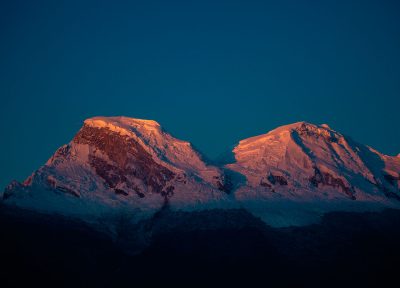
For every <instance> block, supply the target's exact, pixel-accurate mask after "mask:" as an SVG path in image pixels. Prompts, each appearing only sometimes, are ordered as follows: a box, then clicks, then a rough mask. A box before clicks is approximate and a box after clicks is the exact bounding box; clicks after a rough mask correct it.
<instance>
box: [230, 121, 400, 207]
mask: <svg viewBox="0 0 400 288" xmlns="http://www.w3.org/2000/svg"><path fill="white" fill-rule="evenodd" d="M233 153H234V156H235V162H234V163H232V164H228V165H227V167H228V168H230V169H232V170H234V171H237V172H239V173H241V174H243V175H245V176H246V179H247V188H250V189H253V190H254V191H256V190H257V189H260V188H261V189H262V193H264V194H266V195H268V194H269V195H271V196H272V197H274V196H273V195H275V196H277V195H278V197H286V198H291V199H298V198H301V199H303V200H304V199H312V198H319V199H321V198H326V199H334V198H348V199H352V200H371V201H384V200H386V199H388V198H389V199H390V198H393V199H396V200H400V176H399V172H400V159H399V157H391V156H386V155H383V154H381V153H379V152H378V151H376V150H374V149H372V148H370V147H368V146H364V145H362V144H359V143H357V142H355V141H353V140H352V139H351V138H348V137H345V136H344V135H342V134H340V133H338V132H336V131H334V130H332V129H331V128H330V127H329V126H328V125H326V124H324V125H314V124H310V123H306V122H299V123H294V124H291V125H287V126H282V127H279V128H277V129H275V130H273V131H271V132H269V133H267V134H264V135H260V136H256V137H252V138H249V139H245V140H242V141H240V142H239V144H238V145H237V146H236V147H235V148H234V150H233ZM247 190H249V189H247ZM244 193H245V194H246V193H247V192H244ZM243 196H244V197H246V196H249V195H243Z"/></svg>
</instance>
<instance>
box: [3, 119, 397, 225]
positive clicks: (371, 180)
mask: <svg viewBox="0 0 400 288" xmlns="http://www.w3.org/2000/svg"><path fill="white" fill-rule="evenodd" d="M232 152H233V156H234V157H231V156H229V155H228V156H226V157H227V159H228V160H227V161H228V162H230V163H228V164H226V165H218V167H217V166H213V165H210V164H209V163H206V162H205V160H204V157H202V156H201V154H200V153H199V152H197V151H196V150H195V149H194V148H193V147H192V145H191V144H190V143H189V142H186V141H182V140H179V139H176V138H174V137H173V136H171V135H170V134H168V133H167V132H165V131H164V130H163V129H162V128H161V126H160V125H159V124H158V123H157V122H155V121H152V120H141V119H134V118H127V117H95V118H91V119H87V120H86V121H85V122H84V125H83V127H82V128H81V129H80V131H79V132H78V133H77V134H76V136H75V137H74V138H73V139H72V141H71V142H70V143H69V144H67V145H64V146H62V147H61V148H59V149H58V150H57V151H56V152H55V154H54V155H53V156H52V157H51V158H50V159H49V160H48V161H47V163H46V164H45V165H44V166H43V167H41V168H39V169H38V170H37V171H35V172H34V173H33V174H32V175H31V176H30V177H29V178H28V179H27V180H25V181H24V182H23V183H18V182H13V183H11V184H10V185H9V186H8V187H7V188H6V190H5V191H4V195H3V199H4V201H3V202H4V203H6V204H10V205H17V206H20V207H24V208H28V209H33V210H40V211H47V212H56V213H60V214H62V215H73V216H78V217H80V218H85V219H90V220H96V221H98V219H102V220H101V221H106V220H104V219H111V218H113V217H114V218H115V217H120V215H121V214H123V215H128V216H126V217H128V218H129V219H132V221H139V220H140V219H142V218H143V217H148V215H153V214H154V213H156V212H157V211H160V210H161V209H162V208H163V207H166V206H168V207H169V208H171V209H175V210H186V211H193V210H202V209H203V210H204V209H212V208H218V209H231V208H244V209H246V210H247V211H249V212H251V213H252V214H253V215H256V216H258V217H259V218H261V219H262V220H263V221H264V222H266V223H268V224H269V225H273V226H291V225H306V224H309V223H313V222H315V221H317V219H319V218H320V217H321V215H323V214H324V213H326V212H329V211H342V210H346V211H347V210H350V211H365V210H368V211H369V210H376V209H382V208H385V207H394V208H398V207H399V204H400V201H399V200H400V174H399V173H400V158H399V157H398V156H395V157H392V156H387V155H383V154H381V153H379V152H378V151H376V150H374V149H372V148H370V147H368V146H365V145H362V144H359V143H357V142H355V141H353V140H352V139H351V138H349V137H346V136H344V135H342V134H340V133H339V132H336V131H334V130H332V129H331V128H330V127H329V126H328V125H314V124H310V123H306V122H299V123H294V124H291V125H286V126H282V127H279V128H277V129H275V130H273V131H271V132H269V133H267V134H264V135H260V136H256V137H252V138H249V139H245V140H242V141H240V142H239V144H238V145H237V146H236V147H235V148H234V149H233V151H232ZM110 215H111V216H110ZM124 217H125V216H124Z"/></svg>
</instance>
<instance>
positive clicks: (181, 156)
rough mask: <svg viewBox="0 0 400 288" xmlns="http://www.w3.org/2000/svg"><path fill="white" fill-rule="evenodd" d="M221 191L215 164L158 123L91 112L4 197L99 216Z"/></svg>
mask: <svg viewBox="0 0 400 288" xmlns="http://www.w3.org/2000/svg"><path fill="white" fill-rule="evenodd" d="M223 190H224V179H223V174H222V172H221V169H219V168H217V167H214V166H210V165H207V164H206V163H205V162H204V161H203V160H202V158H201V156H200V154H199V153H198V152H197V151H195V150H194V149H193V148H192V146H191V144H190V143H189V142H186V141H182V140H179V139H176V138H174V137H172V136H171V135H170V134H168V133H167V132H165V131H164V130H163V129H162V128H161V126H160V125H159V124H158V123H157V122H155V121H152V120H141V119H133V118H127V117H109V118H107V117H95V118H91V119H87V120H86V121H85V122H84V125H83V127H82V128H81V129H80V131H79V132H78V133H77V134H76V135H75V137H74V138H73V139H72V141H71V142H70V143H69V144H67V145H64V146H62V147H61V148H59V149H58V150H57V151H56V152H55V154H54V155H53V156H52V157H51V158H50V159H49V160H48V161H47V163H46V164H45V165H44V166H43V167H41V168H39V169H38V170H37V171H35V172H34V173H33V174H32V175H31V176H30V177H29V178H28V179H26V180H25V181H24V182H23V183H17V182H13V183H11V184H10V185H9V186H8V187H7V188H6V191H5V192H4V196H3V198H4V199H5V201H6V202H9V203H14V204H16V205H18V206H22V207H28V208H29V207H34V208H39V209H41V210H50V211H55V212H59V213H62V214H65V213H67V214H71V213H77V214H87V215H91V214H96V215H98V214H101V213H112V211H113V210H121V209H128V210H132V209H134V208H137V209H140V210H141V211H153V210H157V209H160V208H161V207H162V206H163V205H165V203H167V202H168V204H170V205H172V206H174V205H178V206H179V205H180V206H190V205H196V206H201V205H203V204H207V203H209V202H212V201H215V200H221V199H222V198H224V197H226V193H225V192H224V191H223Z"/></svg>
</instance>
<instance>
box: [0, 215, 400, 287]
mask: <svg viewBox="0 0 400 288" xmlns="http://www.w3.org/2000/svg"><path fill="white" fill-rule="evenodd" d="M0 208H1V209H0V225H1V227H2V235H1V237H0V243H1V247H2V249H1V250H0V251H1V252H0V257H1V262H2V268H1V270H0V271H1V272H0V277H1V280H0V281H1V286H2V287H12V286H14V287H21V286H26V285H27V284H29V285H30V286H36V285H41V286H53V287H54V286H56V287H121V286H123V287H133V286H136V287H153V286H158V287H160V286H161V285H162V286H186V287H188V286H197V285H199V286H203V287H209V286H220V287H222V286H221V285H223V286H224V287H226V286H229V285H230V286H236V285H246V287H254V286H260V285H261V286H263V287H294V286H296V287H327V286H332V287H389V286H390V285H389V284H390V283H396V282H397V273H396V272H397V267H398V266H397V264H398V261H399V259H400V258H399V257H400V246H399V244H398V243H399V241H400V229H399V228H400V210H385V211H382V212H365V213H354V212H333V213H329V214H327V215H325V216H323V219H322V222H321V223H320V224H314V225H309V226H304V227H290V228H271V227H269V226H267V225H265V223H264V222H262V221H261V220H260V219H258V218H256V217H254V216H252V215H251V214H249V213H248V212H246V211H244V210H240V209H236V210H212V211H199V212H191V213H188V212H173V211H171V210H169V209H163V210H162V211H160V212H159V213H157V214H155V215H154V217H153V218H152V219H150V220H148V221H143V222H141V224H140V225H139V224H138V225H139V226H140V229H141V230H140V229H139V226H137V227H136V228H134V227H125V228H127V229H124V228H123V225H122V226H120V228H121V229H120V230H119V231H118V233H117V235H116V237H114V239H112V238H111V237H110V236H109V235H110V234H106V233H102V232H99V231H96V230H94V229H93V228H92V227H90V226H88V225H86V224H85V223H84V222H80V221H76V220H73V219H68V218H65V217H61V216H55V215H53V216H51V217H50V216H49V215H45V214H38V213H33V212H28V211H25V210H20V209H17V208H11V207H0ZM132 228H134V229H133V230H130V229H132ZM136 229H138V230H136ZM134 230H136V232H135V231H134ZM139 230H140V233H141V235H142V237H145V239H146V241H145V242H146V243H149V246H147V248H145V249H144V250H143V251H142V252H141V253H139V254H133V253H131V252H132V251H130V250H129V249H127V248H129V246H130V243H134V242H135V241H136V242H137V238H135V237H134V236H133V235H135V233H137V232H139ZM147 240H148V242H147ZM393 281H394V282H393Z"/></svg>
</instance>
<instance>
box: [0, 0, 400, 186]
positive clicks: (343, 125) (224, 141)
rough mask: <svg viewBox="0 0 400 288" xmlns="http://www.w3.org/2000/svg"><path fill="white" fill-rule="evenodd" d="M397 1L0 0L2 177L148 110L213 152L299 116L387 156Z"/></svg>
mask: <svg viewBox="0 0 400 288" xmlns="http://www.w3.org/2000/svg"><path fill="white" fill-rule="evenodd" d="M274 2H276V3H274ZM322 2H323V3H322ZM277 3H278V4H277ZM399 3H400V2H399V1H384V0H379V1H367V0H362V1H350V0H346V1H338V0H335V1H317V0H315V1H305V0H304V1H297V0H296V1H249V0H246V1H218V0H212V1H206V0H202V1H176V2H174V1H159V2H155V1H149V0H143V1H115V0H114V1H99V0H96V1H83V0H80V1H73V0H68V1H53V0H50V1H39V0H38V1H25V0H24V1H15V0H13V1H1V4H0V36H1V45H0V61H1V62H0V95H1V105H0V117H1V130H2V133H1V135H2V136H1V142H0V161H1V168H0V172H1V174H0V186H4V185H6V184H7V183H8V182H9V181H11V180H12V179H18V180H22V179H23V178H25V177H26V176H28V175H29V174H30V173H31V172H32V171H33V170H34V169H36V168H38V167H39V166H40V165H42V164H43V163H44V162H45V161H46V160H47V159H48V158H49V156H50V155H51V154H52V153H53V152H54V151H55V149H57V148H58V147H59V146H61V145H62V144H64V143H67V142H69V140H70V139H71V138H72V137H73V135H74V133H75V132H76V131H77V130H78V129H79V128H80V126H81V124H82V121H83V120H84V119H85V118H88V117H92V116H96V115H104V116H112V115H126V116H131V117H137V118H147V119H154V120H157V121H158V122H160V123H161V124H162V125H163V126H164V127H165V129H166V130H168V131H170V132H171V133H172V134H173V135H175V136H176V137H179V138H182V139H185V140H188V141H191V142H192V143H193V144H194V145H195V146H197V147H198V148H199V149H200V150H202V151H203V152H205V154H207V155H209V156H210V157H214V156H216V155H218V154H219V153H221V152H223V151H224V150H225V149H226V148H227V147H229V146H231V145H233V144H234V143H235V142H236V141H237V140H239V139H241V138H245V137H249V136H254V135H257V134H262V133H265V132H267V131H269V130H270V129H272V128H275V127H277V126H280V125H283V124H288V123H291V122H296V121H300V120H306V121H310V122H313V123H328V124H329V125H330V126H331V127H333V128H334V129H336V130H338V131H341V132H342V133H345V134H348V135H351V136H352V137H353V138H354V139H355V140H357V141H359V142H362V143H365V144H368V145H371V146H373V147H375V148H377V149H378V150H380V151H382V152H384V153H387V154H397V153H399V152H400V133H399V132H400V129H399V121H398V120H399V111H400V109H399V107H400V99H399V98H400V97H399V96H400V4H399Z"/></svg>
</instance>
